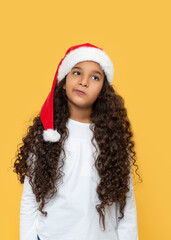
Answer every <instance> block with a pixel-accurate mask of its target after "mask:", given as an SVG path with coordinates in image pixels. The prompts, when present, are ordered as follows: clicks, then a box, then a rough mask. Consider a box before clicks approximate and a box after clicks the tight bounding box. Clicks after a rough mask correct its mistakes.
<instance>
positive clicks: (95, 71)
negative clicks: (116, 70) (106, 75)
mask: <svg viewBox="0 0 171 240" xmlns="http://www.w3.org/2000/svg"><path fill="white" fill-rule="evenodd" d="M74 68H77V69H80V70H81V69H82V68H81V67H73V68H72V69H74ZM72 69H71V70H72ZM93 72H94V73H98V74H100V75H101V76H102V74H101V72H99V71H97V70H94V71H93Z"/></svg>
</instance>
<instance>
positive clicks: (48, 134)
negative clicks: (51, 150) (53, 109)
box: [43, 129, 61, 142]
mask: <svg viewBox="0 0 171 240" xmlns="http://www.w3.org/2000/svg"><path fill="white" fill-rule="evenodd" d="M60 137H61V135H60V134H59V133H58V132H57V130H53V129H47V130H43V139H44V140H45V141H49V142H57V141H59V139H60Z"/></svg>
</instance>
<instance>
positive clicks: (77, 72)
mask: <svg viewBox="0 0 171 240" xmlns="http://www.w3.org/2000/svg"><path fill="white" fill-rule="evenodd" d="M75 73H79V74H80V72H78V71H75V72H73V74H75ZM76 75H77V74H76ZM93 77H96V76H93ZM96 79H97V80H99V78H98V77H96Z"/></svg>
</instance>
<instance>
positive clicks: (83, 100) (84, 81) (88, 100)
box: [63, 61, 104, 108]
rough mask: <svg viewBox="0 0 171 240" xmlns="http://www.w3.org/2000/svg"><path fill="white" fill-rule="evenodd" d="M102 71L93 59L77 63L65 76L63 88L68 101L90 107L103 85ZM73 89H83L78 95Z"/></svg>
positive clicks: (78, 105) (75, 104)
mask: <svg viewBox="0 0 171 240" xmlns="http://www.w3.org/2000/svg"><path fill="white" fill-rule="evenodd" d="M103 81H104V72H103V70H102V68H101V67H100V65H99V64H98V63H96V62H94V61H84V62H79V63H77V64H76V65H75V66H74V67H73V68H72V69H71V71H70V72H69V73H68V74H67V76H66V83H65V85H64V86H63V88H64V89H65V90H66V95H67V97H68V103H69V104H70V105H72V106H73V105H74V106H77V107H84V108H85V107H86V108H91V107H92V105H93V103H94V102H95V100H96V99H97V97H98V95H99V94H100V91H101V89H102V87H103ZM75 89H78V90H80V91H83V92H84V93H85V94H84V95H79V94H78V93H77V92H76V91H75Z"/></svg>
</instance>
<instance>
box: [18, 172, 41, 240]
mask: <svg viewBox="0 0 171 240" xmlns="http://www.w3.org/2000/svg"><path fill="white" fill-rule="evenodd" d="M37 208H38V203H37V202H36V197H35V195H34V194H33V191H32V188H31V185H30V183H29V179H28V177H27V176H25V180H24V186H23V193H22V196H21V204H20V240H37V231H36V219H37V213H38V210H37Z"/></svg>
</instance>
